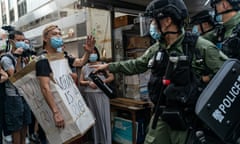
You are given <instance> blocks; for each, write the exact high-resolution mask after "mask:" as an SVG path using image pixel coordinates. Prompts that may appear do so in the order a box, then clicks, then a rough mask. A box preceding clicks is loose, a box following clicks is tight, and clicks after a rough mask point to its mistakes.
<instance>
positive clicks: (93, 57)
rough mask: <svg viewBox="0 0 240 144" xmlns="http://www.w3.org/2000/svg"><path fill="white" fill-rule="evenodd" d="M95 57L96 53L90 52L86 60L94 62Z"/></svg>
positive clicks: (96, 56)
mask: <svg viewBox="0 0 240 144" xmlns="http://www.w3.org/2000/svg"><path fill="white" fill-rule="evenodd" d="M97 59H98V55H97V54H95V53H93V54H90V55H89V58H88V60H89V61H90V62H96V61H97Z"/></svg>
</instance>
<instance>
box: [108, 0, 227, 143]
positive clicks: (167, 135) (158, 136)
mask: <svg viewBox="0 0 240 144" xmlns="http://www.w3.org/2000/svg"><path fill="white" fill-rule="evenodd" d="M155 2H156V3H157V4H158V5H154V6H152V8H154V9H156V7H157V6H162V5H164V6H165V5H166V4H167V5H168V6H169V7H167V9H165V10H176V9H177V6H179V5H180V6H181V5H182V7H181V8H182V9H181V8H180V10H179V11H181V12H183V13H184V16H182V15H181V13H179V11H177V13H176V15H177V16H179V17H178V18H179V19H180V20H181V21H183V19H184V18H186V13H187V10H186V7H185V4H183V2H182V1H179V0H175V1H169V0H164V1H163V0H154V1H152V2H151V3H150V4H154V3H155ZM172 4H173V5H174V6H173V5H172ZM159 9H160V10H162V8H159ZM156 12H159V11H156ZM151 13H154V12H151ZM166 13H168V12H166ZM157 14H158V13H157ZM177 33H179V36H178V38H177V39H176V40H175V41H174V42H173V43H172V44H171V45H168V46H167V44H166V41H165V40H164V39H160V40H159V42H156V43H155V44H154V45H152V46H151V47H149V48H148V50H147V51H146V52H145V53H144V54H143V55H142V56H141V57H138V58H136V59H131V60H127V61H119V62H113V63H109V66H108V69H109V71H110V72H112V73H119V72H121V73H124V74H127V75H132V74H138V73H143V72H145V71H147V70H148V64H149V61H150V60H151V59H152V58H153V57H154V56H155V54H156V53H157V52H158V50H159V48H162V49H165V51H166V53H167V54H170V53H171V52H177V54H178V55H181V54H183V55H184V52H183V45H182V43H183V40H184V38H185V34H186V33H185V31H184V30H183V29H182V28H180V30H179V31H178V32H177ZM166 46H167V47H166ZM195 47H196V49H198V50H199V52H200V54H201V56H202V58H203V61H204V63H205V66H207V67H208V68H210V71H211V73H210V74H215V73H216V72H217V71H218V69H219V68H220V67H221V65H222V64H223V62H224V60H222V57H221V55H220V53H219V50H218V49H217V48H216V46H215V45H214V44H213V43H211V42H210V41H208V40H205V39H203V38H202V37H199V38H198V39H197V41H196V45H195ZM191 62H192V63H191V64H192V68H193V70H194V72H196V73H197V74H200V73H201V71H204V70H205V68H206V67H205V66H203V65H198V64H197V62H196V57H195V55H194V56H193V60H192V61H191ZM159 71H165V69H159ZM182 80H183V81H184V80H185V79H182ZM150 97H151V96H150ZM193 115H194V114H193ZM153 117H154V115H153ZM151 125H152V120H151V122H150V126H149V129H148V133H147V135H146V138H145V144H160V143H162V144H184V143H185V141H186V138H187V133H188V131H187V130H174V129H171V128H170V126H169V124H167V123H166V122H165V121H162V120H161V117H159V119H158V122H157V127H156V129H152V128H151Z"/></svg>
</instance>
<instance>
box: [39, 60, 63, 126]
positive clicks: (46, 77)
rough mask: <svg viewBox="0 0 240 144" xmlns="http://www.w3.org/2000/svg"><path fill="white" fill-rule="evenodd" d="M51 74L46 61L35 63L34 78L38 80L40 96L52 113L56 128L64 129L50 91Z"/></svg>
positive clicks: (60, 115)
mask: <svg viewBox="0 0 240 144" xmlns="http://www.w3.org/2000/svg"><path fill="white" fill-rule="evenodd" d="M51 74H52V71H51V68H50V65H49V63H48V60H47V59H44V60H40V61H38V62H37V63H36V76H37V78H38V80H39V85H40V88H41V92H42V95H43V97H44V99H45V100H46V102H47V104H48V106H49V108H50V109H51V111H52V113H53V118H54V122H55V125H56V127H59V128H64V125H65V123H64V118H63V116H62V114H61V112H60V110H59V108H58V107H57V104H56V103H55V101H54V96H53V94H52V92H51V89H50V81H51Z"/></svg>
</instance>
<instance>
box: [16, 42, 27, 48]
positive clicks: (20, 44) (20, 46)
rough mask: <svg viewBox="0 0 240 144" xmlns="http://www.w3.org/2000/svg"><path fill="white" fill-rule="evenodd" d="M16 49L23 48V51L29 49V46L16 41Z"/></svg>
mask: <svg viewBox="0 0 240 144" xmlns="http://www.w3.org/2000/svg"><path fill="white" fill-rule="evenodd" d="M15 46H16V48H23V49H25V50H26V49H29V45H27V44H26V43H25V42H24V41H18V42H15Z"/></svg>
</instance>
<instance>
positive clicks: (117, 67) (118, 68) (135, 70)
mask: <svg viewBox="0 0 240 144" xmlns="http://www.w3.org/2000/svg"><path fill="white" fill-rule="evenodd" d="M158 49H159V43H156V44H154V45H152V46H151V47H149V48H148V49H147V50H146V51H145V53H144V54H143V55H142V56H141V57H138V58H136V59H130V60H125V61H119V62H111V63H108V64H100V65H93V66H91V67H92V68H95V71H94V72H97V71H100V70H105V69H107V70H109V71H110V72H111V73H124V74H126V75H133V74H139V73H143V72H145V71H147V70H148V62H149V60H150V59H151V58H152V57H153V56H154V54H155V53H156V52H157V50H158Z"/></svg>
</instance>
